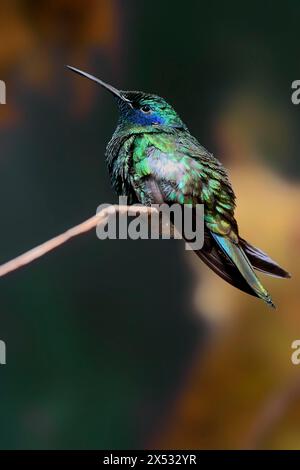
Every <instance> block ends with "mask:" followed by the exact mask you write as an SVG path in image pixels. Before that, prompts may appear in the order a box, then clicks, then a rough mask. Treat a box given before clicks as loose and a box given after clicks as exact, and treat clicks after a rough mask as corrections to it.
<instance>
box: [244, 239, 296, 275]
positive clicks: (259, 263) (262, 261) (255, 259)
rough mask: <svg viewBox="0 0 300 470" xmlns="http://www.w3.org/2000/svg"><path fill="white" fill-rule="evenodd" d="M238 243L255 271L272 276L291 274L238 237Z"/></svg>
mask: <svg viewBox="0 0 300 470" xmlns="http://www.w3.org/2000/svg"><path fill="white" fill-rule="evenodd" d="M239 241H240V245H241V247H242V248H243V250H244V251H245V253H246V255H247V257H248V259H249V261H250V263H251V264H252V266H253V267H254V269H256V270H257V271H261V272H263V273H265V274H269V275H270V276H274V277H281V278H289V277H291V275H290V274H289V273H288V272H287V271H285V270H284V269H283V268H281V267H280V266H279V265H278V264H277V263H275V261H273V260H272V259H271V258H270V257H269V256H268V255H267V254H266V253H264V252H263V251H261V250H260V249H259V248H256V247H254V246H252V245H250V243H248V242H246V240H243V238H241V237H239Z"/></svg>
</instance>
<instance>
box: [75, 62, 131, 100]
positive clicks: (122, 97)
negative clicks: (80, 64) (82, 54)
mask: <svg viewBox="0 0 300 470" xmlns="http://www.w3.org/2000/svg"><path fill="white" fill-rule="evenodd" d="M66 67H67V68H68V69H70V70H72V71H73V72H75V73H78V74H79V75H83V76H84V77H86V78H89V79H90V80H93V82H96V83H99V85H101V86H103V88H106V89H107V90H108V91H110V93H112V94H113V95H115V96H117V97H118V98H120V99H121V100H123V101H126V103H128V104H130V103H131V101H130V100H129V99H127V98H126V97H125V96H124V95H123V93H122V92H121V91H120V90H117V88H115V87H113V86H112V85H109V84H108V83H105V82H103V81H102V80H100V79H99V78H97V77H94V76H93V75H90V74H89V73H87V72H83V71H82V70H79V69H76V68H75V67H71V66H70V65H67V66H66Z"/></svg>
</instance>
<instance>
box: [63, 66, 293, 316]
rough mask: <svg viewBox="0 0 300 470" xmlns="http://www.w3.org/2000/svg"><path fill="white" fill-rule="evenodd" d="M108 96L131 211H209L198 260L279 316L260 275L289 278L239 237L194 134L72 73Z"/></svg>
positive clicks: (152, 98) (226, 187)
mask: <svg viewBox="0 0 300 470" xmlns="http://www.w3.org/2000/svg"><path fill="white" fill-rule="evenodd" d="M67 67H68V68H69V69H70V70H72V71H73V72H76V73H77V74H79V75H82V76H84V77H86V78H88V79H90V80H92V81H94V82H96V83H97V84H99V85H101V86H102V87H103V88H105V89H106V90H108V91H109V92H110V93H111V94H112V95H113V96H114V97H115V99H116V103H117V106H118V110H119V120H118V124H117V127H116V130H115V132H114V134H113V136H112V138H111V140H110V142H109V143H108V145H107V148H106V162H107V166H108V171H109V175H110V179H111V184H112V187H113V189H114V190H115V191H116V193H117V194H118V195H119V196H127V198H128V201H129V203H130V204H134V203H140V204H143V205H146V206H149V205H151V204H162V203H167V204H173V203H178V204H180V205H184V204H189V205H190V206H192V207H193V206H195V205H196V204H203V205H204V244H203V247H202V248H201V250H195V253H196V254H197V256H198V257H199V258H200V259H201V260H202V261H203V262H204V263H205V264H206V265H208V266H209V268H211V269H212V270H213V271H214V272H215V273H216V274H217V275H219V276H220V277H221V278H222V279H224V280H225V281H227V282H228V283H229V284H231V285H232V286H234V287H236V288H238V289H240V290H241V291H243V292H245V293H247V294H250V295H253V296H255V297H258V298H260V299H262V300H264V301H265V302H266V303H267V304H268V305H269V306H271V307H273V308H275V305H274V303H273V301H272V298H271V296H270V294H269V292H268V291H267V290H266V289H265V287H264V286H263V284H262V282H261V281H260V279H259V278H258V276H257V275H256V273H255V271H261V272H263V273H265V274H268V275H271V276H275V277H279V278H289V277H291V276H290V274H289V273H288V272H287V271H285V270H284V269H283V268H282V267H280V266H279V265H278V264H277V263H276V262H275V261H273V260H272V259H271V258H270V257H269V256H268V255H267V254H266V253H264V252H263V251H261V250H260V249H258V248H256V247H254V246H252V245H251V244H250V243H248V242H247V241H246V240H244V239H243V238H242V237H241V236H240V235H239V229H238V224H237V221H236V219H235V216H234V211H235V206H236V202H235V200H236V197H235V194H234V191H233V188H232V186H231V183H230V181H229V177H228V174H227V171H226V169H225V168H224V167H223V165H222V164H221V162H220V161H219V160H218V159H217V158H216V157H215V156H214V155H213V154H212V153H210V152H208V151H207V150H206V149H205V148H204V147H203V146H202V145H201V144H200V143H199V142H198V140H197V139H196V138H195V137H194V136H193V135H192V134H191V133H190V132H189V130H188V128H187V126H186V124H185V123H184V122H183V121H182V120H181V118H180V117H179V115H178V114H177V112H176V111H175V109H174V108H173V107H172V106H171V105H170V104H169V103H168V102H167V101H166V100H165V99H164V98H161V97H160V96H157V95H155V94H152V93H145V92H143V91H124V90H118V89H117V88H115V87H113V86H112V85H110V84H108V83H105V82H104V81H102V80H100V79H99V78H97V77H95V76H93V75H90V74H89V73H86V72H84V71H82V70H79V69H77V68H75V67H71V66H67Z"/></svg>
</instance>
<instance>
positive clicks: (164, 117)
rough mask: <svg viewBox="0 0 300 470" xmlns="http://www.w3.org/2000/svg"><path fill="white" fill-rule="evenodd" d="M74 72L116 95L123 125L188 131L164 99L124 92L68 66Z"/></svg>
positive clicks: (140, 92)
mask: <svg viewBox="0 0 300 470" xmlns="http://www.w3.org/2000/svg"><path fill="white" fill-rule="evenodd" d="M67 67H68V68H69V69H70V70H73V72H76V73H78V74H80V75H83V76H84V77H87V78H89V79H90V80H93V81H94V82H96V83H99V85H101V86H102V87H103V88H105V89H106V90H108V91H109V92H110V93H112V94H113V95H114V97H115V98H116V100H117V104H118V108H119V113H120V119H119V122H120V124H121V125H125V126H126V125H137V126H145V127H147V126H165V127H172V128H181V129H187V128H186V125H185V124H184V123H183V122H182V121H181V119H180V117H179V116H178V114H177V113H176V111H175V109H173V108H172V106H171V105H169V103H167V102H166V100H165V99H164V98H161V97H160V96H157V95H153V94H150V93H144V92H142V91H123V90H118V89H117V88H115V87H113V86H112V85H109V84H107V83H105V82H103V81H102V80H100V79H99V78H96V77H94V76H93V75H90V74H88V73H86V72H83V71H82V70H79V69H76V68H74V67H70V66H67Z"/></svg>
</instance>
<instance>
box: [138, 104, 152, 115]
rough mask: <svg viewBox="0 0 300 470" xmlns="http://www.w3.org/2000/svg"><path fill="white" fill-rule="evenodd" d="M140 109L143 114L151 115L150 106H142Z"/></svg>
mask: <svg viewBox="0 0 300 470" xmlns="http://www.w3.org/2000/svg"><path fill="white" fill-rule="evenodd" d="M140 109H141V111H142V112H143V113H146V114H148V113H150V111H151V108H150V106H149V105H148V104H144V105H143V106H141V108H140Z"/></svg>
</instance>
